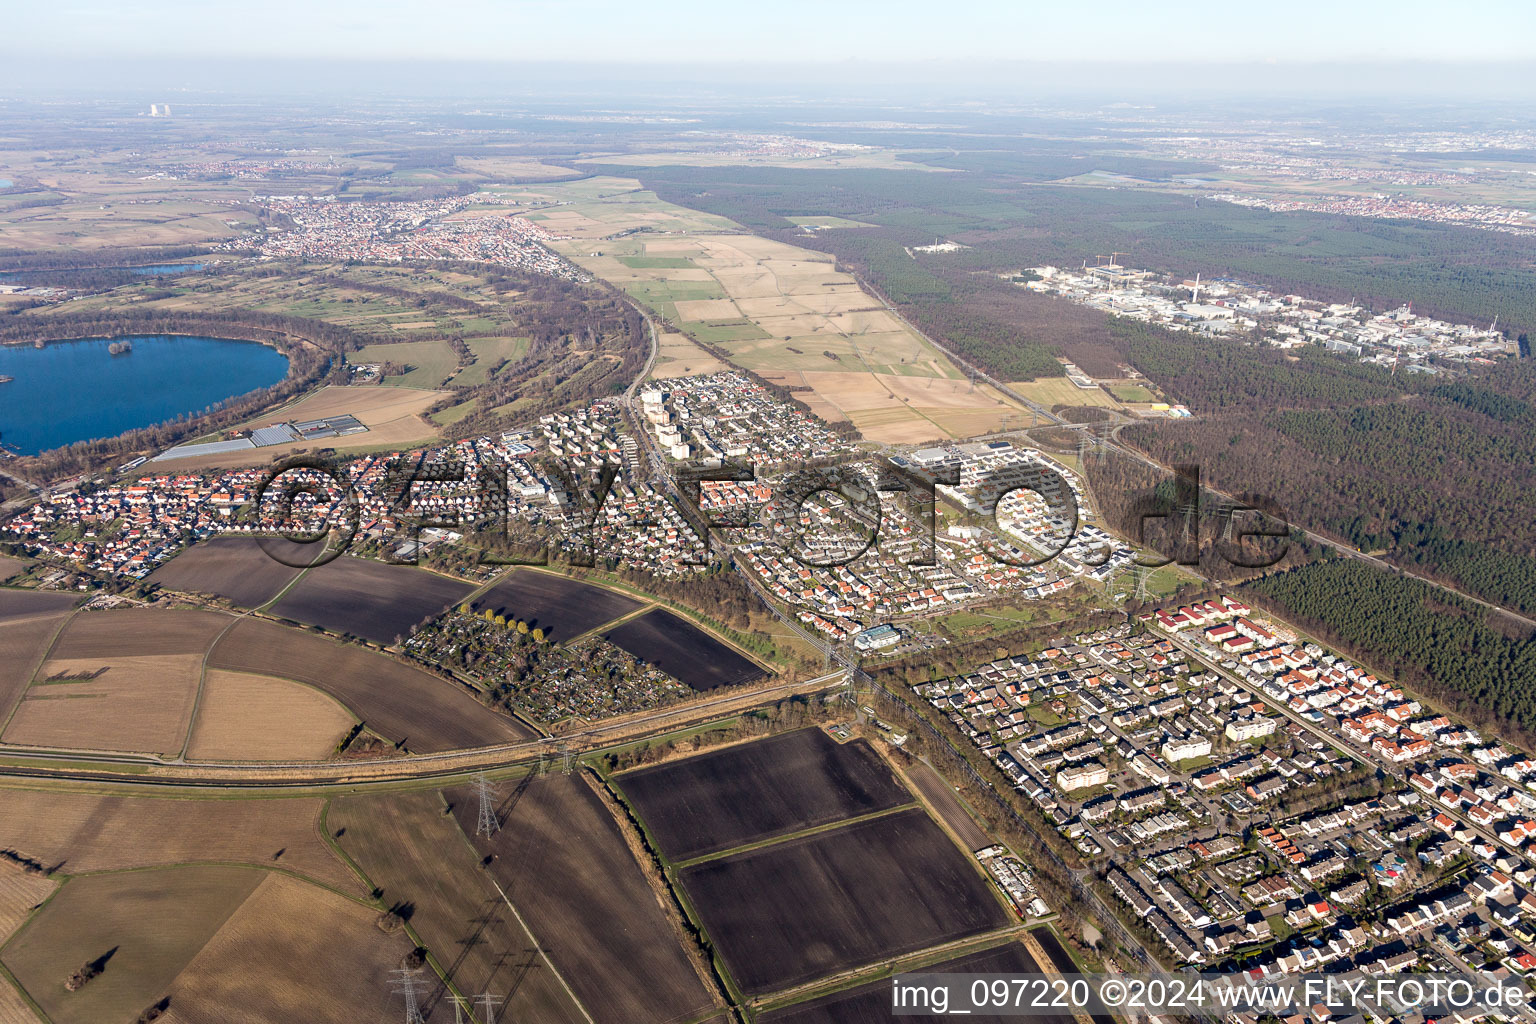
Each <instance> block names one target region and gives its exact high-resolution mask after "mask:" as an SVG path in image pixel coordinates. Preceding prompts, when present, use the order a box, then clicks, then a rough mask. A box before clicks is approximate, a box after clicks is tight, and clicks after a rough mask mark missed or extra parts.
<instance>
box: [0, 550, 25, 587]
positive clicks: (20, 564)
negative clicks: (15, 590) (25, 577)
mask: <svg viewBox="0 0 1536 1024" xmlns="http://www.w3.org/2000/svg"><path fill="white" fill-rule="evenodd" d="M31 564H32V562H31V560H30V559H26V558H12V557H11V556H10V555H0V583H4V582H5V581H6V580H8V579H10V578H11V577H13V576H19V575H21V573H22V572H24V571H25V570H26V568H27V566H29V565H31Z"/></svg>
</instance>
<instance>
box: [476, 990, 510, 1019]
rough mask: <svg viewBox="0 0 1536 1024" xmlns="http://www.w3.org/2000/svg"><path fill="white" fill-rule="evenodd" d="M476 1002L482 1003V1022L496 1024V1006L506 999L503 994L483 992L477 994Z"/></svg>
mask: <svg viewBox="0 0 1536 1024" xmlns="http://www.w3.org/2000/svg"><path fill="white" fill-rule="evenodd" d="M475 1002H477V1003H479V1004H480V1024H496V1007H498V1006H500V1005H501V1004H502V1003H504V1002H506V1000H505V999H503V998H502V997H501V996H498V995H492V994H491V993H489V992H482V993H480V994H479V995H478V996H475Z"/></svg>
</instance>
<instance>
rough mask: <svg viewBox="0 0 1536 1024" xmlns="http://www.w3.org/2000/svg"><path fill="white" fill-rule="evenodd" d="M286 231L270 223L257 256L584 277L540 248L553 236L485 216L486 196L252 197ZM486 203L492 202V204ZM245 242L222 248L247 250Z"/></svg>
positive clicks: (496, 215)
mask: <svg viewBox="0 0 1536 1024" xmlns="http://www.w3.org/2000/svg"><path fill="white" fill-rule="evenodd" d="M254 198H255V199H256V200H258V201H259V202H260V203H261V204H262V206H263V207H265V208H266V209H268V210H270V211H271V212H272V213H273V214H275V215H276V216H277V217H278V218H279V220H280V221H281V222H283V223H286V224H288V225H291V226H289V227H286V228H282V227H279V226H277V225H274V226H272V227H269V228H268V230H267V232H266V234H265V235H264V236H263V237H262V238H261V240H260V241H259V243H258V248H259V250H260V252H261V255H262V257H263V258H265V259H292V260H304V261H310V262H325V261H343V260H365V261H368V262H372V263H399V262H402V261H405V260H467V261H475V262H478V263H488V264H491V265H494V266H498V267H506V268H508V269H512V270H521V271H526V272H529V273H535V274H547V275H550V276H552V277H558V278H563V279H565V280H568V281H587V280H590V277H589V276H588V275H587V274H585V273H584V272H582V271H581V270H579V269H578V268H576V267H575V266H573V265H571V264H570V263H569V262H567V261H566V260H565V259H563V258H561V257H560V256H557V255H556V254H555V253H554V252H552V251H551V250H550V249H549V248H547V247H546V245H545V243H546V242H549V241H553V240H554V239H555V238H556V236H555V235H552V234H550V233H549V232H547V231H545V230H544V229H543V228H542V227H540V226H539V225H538V224H537V223H535V222H534V221H531V220H529V219H527V218H526V217H519V216H515V215H514V214H512V213H500V212H494V211H493V212H487V211H486V210H485V209H484V208H483V207H484V206H485V205H486V203H487V201H488V200H490V199H493V198H494V197H487V196H476V197H473V199H472V198H471V197H468V196H455V197H453V198H449V199H421V200H397V201H363V200H352V199H338V198H336V197H334V196H302V195H287V196H283V195H265V196H257V197H254ZM493 205H494V204H493ZM251 244H252V242H251V240H250V239H248V238H244V237H236V238H233V239H230V240H229V241H228V242H225V243H223V248H225V249H229V250H244V249H247V248H250V246H251Z"/></svg>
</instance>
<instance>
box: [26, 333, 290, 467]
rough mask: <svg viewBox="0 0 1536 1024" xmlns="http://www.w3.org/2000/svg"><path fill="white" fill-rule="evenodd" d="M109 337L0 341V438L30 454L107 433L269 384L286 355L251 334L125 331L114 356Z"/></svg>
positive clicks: (283, 367)
mask: <svg viewBox="0 0 1536 1024" xmlns="http://www.w3.org/2000/svg"><path fill="white" fill-rule="evenodd" d="M113 340H117V339H109V338H88V339H83V340H79V341H60V342H53V343H51V344H49V345H46V346H44V347H43V348H34V347H33V346H31V345H0V377H13V378H15V379H14V380H12V381H10V382H9V383H3V384H0V443H3V444H4V445H5V446H6V447H7V448H9V449H10V450H11V451H13V452H16V451H19V452H20V453H21V454H23V455H35V454H37V453H38V452H41V451H46V450H48V449H49V448H57V447H59V446H60V445H66V444H72V443H74V442H75V441H86V440H90V439H93V438H98V437H114V436H116V435H118V434H121V433H123V432H125V431H128V430H132V429H134V428H135V427H147V426H150V425H151V424H154V423H160V422H163V421H165V420H168V419H173V418H174V417H176V416H179V415H181V414H182V413H200V412H203V411H204V410H206V409H207V408H208V407H209V406H210V405H214V404H215V403H218V402H223V401H225V400H226V399H230V398H234V397H236V396H238V395H243V394H246V393H248V392H251V391H255V390H257V389H258V388H264V387H268V386H270V385H273V384H276V383H277V382H278V381H280V380H282V379H283V378H284V377H285V376H287V374H288V357H287V356H285V355H283V354H282V353H281V352H279V351H277V350H276V349H274V348H270V347H268V346H266V345H260V344H257V343H256V342H253V341H230V340H228V339H224V338H198V337H182V336H169V337H168V336H148V335H131V336H128V337H127V338H126V339H121V340H127V341H130V342H132V343H133V351H131V352H128V353H126V354H124V355H119V356H114V355H112V354H111V353H110V352H108V351H107V346H108V345H110V344H111V343H112V341H113Z"/></svg>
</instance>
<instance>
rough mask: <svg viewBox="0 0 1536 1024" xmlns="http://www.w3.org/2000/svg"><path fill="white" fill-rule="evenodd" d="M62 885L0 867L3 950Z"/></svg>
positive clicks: (9, 867) (42, 877)
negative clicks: (8, 941) (8, 940)
mask: <svg viewBox="0 0 1536 1024" xmlns="http://www.w3.org/2000/svg"><path fill="white" fill-rule="evenodd" d="M58 887H59V883H58V882H56V881H54V880H53V879H51V878H46V877H44V876H43V875H32V874H28V873H27V872H25V871H23V870H21V869H20V868H18V867H12V866H11V865H9V864H4V865H0V946H3V945H5V942H6V940H7V939H9V938H10V937H11V935H12V934H13V933H14V932H15V931H16V929H18V928H20V927H21V926H22V925H23V924H24V923H25V922H26V920H27V918H29V917H31V916H32V909H33V908H34V907H36V906H37V905H38V904H39V903H41V902H43V900H45V899H47V898H48V896H49V894H50V893H52V892H53V890H55V889H57V888H58Z"/></svg>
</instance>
